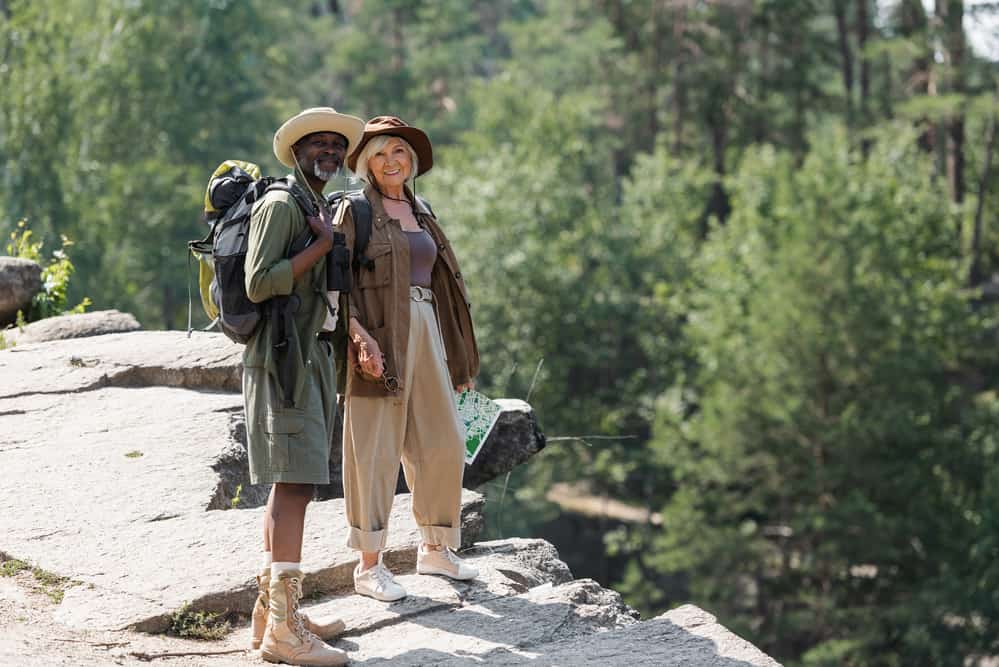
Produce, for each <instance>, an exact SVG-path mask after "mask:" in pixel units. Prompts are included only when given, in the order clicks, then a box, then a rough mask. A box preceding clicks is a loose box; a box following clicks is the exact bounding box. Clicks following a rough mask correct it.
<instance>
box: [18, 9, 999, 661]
mask: <svg viewBox="0 0 999 667" xmlns="http://www.w3.org/2000/svg"><path fill="white" fill-rule="evenodd" d="M997 34H999V11H997V7H996V6H995V3H989V2H969V1H966V2H960V1H959V0H933V1H929V2H923V1H922V0H892V1H888V0H885V1H881V2H873V1H869V0H833V1H832V2H817V1H814V0H800V1H794V2H790V1H785V0H737V1H725V2H721V1H712V2H693V1H692V0H643V1H640V2H635V1H629V0H549V1H547V2H538V1H536V0H505V1H504V2H485V1H472V2H458V1H456V0H442V1H440V2H410V1H406V2H402V1H400V0H367V1H366V2H356V1H350V0H341V1H323V2H317V1H306V0H300V1H298V2H291V3H268V2H263V1H262V0H245V1H241V2H237V1H234V0H199V1H197V2H182V1H181V0H165V1H159V2H150V1H147V0H118V1H113V0H104V1H102V2H97V3H91V2H80V1H77V0H63V1H61V2H51V1H42V2H27V1H26V0H3V1H2V2H0V53H2V61H0V89H2V90H3V95H2V96H0V161H2V163H3V170H2V175H0V213H2V215H0V233H3V234H4V236H5V237H6V236H7V233H8V232H9V231H11V230H13V229H14V227H15V225H16V224H17V222H18V221H19V220H21V219H22V218H24V219H27V220H28V222H29V223H30V224H31V227H32V229H33V230H34V233H35V235H36V238H44V239H48V240H49V243H50V245H53V244H56V243H57V242H58V241H57V239H58V238H59V235H60V234H62V235H66V236H68V237H69V238H71V239H73V240H74V241H75V243H76V245H75V246H74V248H73V260H74V263H75V264H76V269H77V274H76V276H75V277H74V283H73V285H72V289H71V294H69V295H68V301H69V302H71V303H76V302H79V301H80V300H81V299H82V297H83V295H86V296H88V297H90V298H91V299H92V300H93V302H94V307H96V308H101V307H116V308H121V309H125V310H129V311H131V312H134V313H135V314H136V315H137V316H138V317H139V319H140V320H141V321H142V322H143V323H144V324H145V325H146V326H147V327H151V328H157V327H164V328H176V327H181V326H183V325H184V324H185V323H186V307H187V302H186V287H185V283H186V275H185V274H186V267H187V258H186V255H185V241H186V240H188V239H190V238H194V237H196V236H199V234H200V233H201V231H202V230H201V229H200V228H199V224H200V223H199V222H198V215H199V210H200V200H201V196H202V188H203V187H204V184H205V181H206V179H207V177H208V175H209V174H210V172H211V170H212V169H213V168H214V166H215V165H216V164H217V163H218V162H220V161H221V160H222V159H225V158H229V157H236V158H243V159H251V160H254V161H257V162H260V163H262V164H264V165H266V167H267V170H269V171H271V172H272V173H277V171H278V165H277V164H276V162H275V161H274V159H273V157H272V156H271V154H270V140H271V135H272V133H273V131H274V129H275V128H276V127H277V125H278V124H279V123H280V122H281V121H282V120H283V119H284V118H285V117H286V116H288V115H290V114H291V113H294V112H296V111H298V110H299V109H301V108H303V107H306V106H313V105H318V104H331V105H333V106H335V107H336V108H338V109H339V110H341V111H345V112H349V113H354V114H357V115H361V116H365V117H370V116H372V115H376V114H381V113H393V114H398V115H400V116H401V117H403V118H404V119H406V120H407V121H409V122H411V123H414V124H416V125H419V126H421V127H423V128H425V129H427V130H428V132H429V133H430V135H431V137H432V138H433V139H434V142H435V149H436V160H435V161H436V167H435V169H434V171H433V172H432V173H431V174H430V175H429V176H427V177H426V178H424V179H421V181H420V183H419V189H420V192H421V193H422V194H425V195H426V196H427V197H428V198H429V199H430V200H431V201H432V202H433V203H434V208H435V210H436V211H437V212H438V214H439V215H440V216H441V218H442V221H443V224H444V225H445V227H446V229H447V230H448V231H449V234H450V235H451V236H452V238H453V241H454V243H455V245H456V246H457V249H458V254H459V256H460V257H461V258H462V261H463V264H464V266H465V269H464V270H465V272H466V273H467V275H468V276H469V285H470V289H471V291H472V299H473V306H474V309H473V313H474V316H475V320H476V325H477V330H478V335H479V338H480V345H481V349H482V354H483V371H482V377H481V378H480V384H481V386H482V388H483V389H484V390H485V391H486V392H487V393H490V394H493V395H506V396H516V397H526V396H528V395H530V400H531V402H532V404H534V406H535V408H536V410H537V412H538V415H539V417H540V419H541V421H542V425H543V427H544V429H545V431H546V433H547V434H548V435H549V436H551V437H552V438H553V439H552V442H551V444H550V446H549V447H548V448H547V449H546V450H545V452H544V453H543V454H542V455H540V456H539V457H537V458H536V459H535V460H534V461H533V462H532V463H531V464H530V465H528V466H525V467H523V468H522V469H520V470H517V471H514V473H512V474H511V475H510V476H509V478H508V479H506V480H504V481H503V482H502V483H496V484H494V485H492V486H490V487H489V488H488V489H487V496H488V500H489V502H490V503H491V505H492V507H491V512H490V513H489V515H490V530H491V531H492V532H493V533H494V534H507V535H509V534H513V533H517V534H521V535H538V536H543V537H548V538H549V539H552V540H554V541H555V542H556V544H557V546H558V547H559V548H560V551H561V553H562V555H563V557H564V558H566V560H567V561H568V562H569V563H570V565H571V566H572V567H573V568H574V571H575V573H576V574H577V575H578V576H595V577H597V578H599V579H601V580H602V581H603V583H606V584H608V585H611V586H614V587H616V588H618V589H619V590H621V591H622V592H623V593H624V594H625V596H626V599H627V600H628V601H629V602H630V603H631V604H633V605H635V606H636V607H638V608H639V609H641V610H642V611H643V612H644V613H647V614H655V613H658V612H661V611H663V610H665V609H668V608H670V607H671V606H675V605H676V604H678V603H681V602H684V601H692V602H695V603H697V604H700V605H702V606H704V607H706V608H707V609H709V610H710V611H712V612H713V613H715V614H717V615H718V616H719V619H720V620H721V621H722V622H723V623H725V624H727V625H729V626H731V627H733V628H734V629H736V630H738V631H739V632H741V633H743V634H744V635H745V636H746V637H747V638H748V639H750V640H752V641H753V642H754V643H756V644H758V645H760V646H761V647H763V648H764V649H765V650H767V651H769V652H771V653H772V654H774V655H775V656H776V657H778V658H780V659H782V660H783V661H785V662H787V663H788V664H801V665H805V664H807V665H843V664H855V665H861V664H865V665H866V664H884V665H904V664H941V665H945V664H954V665H963V664H966V663H965V661H966V660H974V659H975V658H976V657H978V656H985V655H996V654H999V627H997V623H999V593H997V591H999V566H997V565H996V563H999V510H997V508H999V497H997V493H999V492H997V489H999V462H997V438H999V436H997V433H999V431H997V427H999V402H997V396H996V388H997V385H996V379H995V378H996V377H997V375H996V371H997V369H999V363H997V362H999V359H997V357H996V351H995V350H996V343H997V335H996V332H997V329H996V325H997V322H996V313H995V308H994V302H995V298H996V295H997V294H999V291H997V290H999V278H993V275H994V274H996V273H997V272H999V243H997V242H999V176H997V175H996V174H997V172H999V168H997V166H996V164H995V163H996V162H997V161H999V158H997V157H996V156H995V153H996V152H997V148H996V143H997V139H996V136H995V135H996V115H997V113H999V104H997V82H999V78H997V77H999V71H997V67H999V65H997V62H996V61H997V59H999V43H997V42H999V38H997V36H996V35H997ZM340 186H341V185H340V184H339V182H338V187H340ZM196 315H198V313H196ZM195 323H196V324H197V323H198V320H196V321H195ZM555 489H561V490H563V492H564V493H569V494H570V495H573V496H575V497H577V498H581V499H584V500H587V499H588V500H589V501H590V505H591V507H592V509H591V510H590V511H582V512H580V511H578V510H575V511H574V512H573V513H569V512H567V511H565V510H563V509H562V507H561V506H560V504H559V503H558V502H553V500H558V494H555V493H553V490H555ZM612 500H613V501H618V502H621V503H625V506H626V507H630V508H633V509H635V510H637V511H638V513H637V514H634V513H632V514H627V513H625V514H622V513H620V512H618V513H615V512H611V511H609V510H608V509H607V508H608V507H609V506H610V505H609V502H610V501H612ZM636 516H638V517H640V518H638V519H636V518H635V517H636ZM641 517H644V518H641Z"/></svg>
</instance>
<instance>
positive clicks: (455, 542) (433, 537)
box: [420, 526, 461, 549]
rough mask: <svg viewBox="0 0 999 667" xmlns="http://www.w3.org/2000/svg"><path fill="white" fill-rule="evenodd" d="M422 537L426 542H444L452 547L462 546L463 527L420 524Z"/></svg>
mask: <svg viewBox="0 0 999 667" xmlns="http://www.w3.org/2000/svg"><path fill="white" fill-rule="evenodd" d="M420 537H421V538H423V541H424V542H425V543H426V544H443V545H444V546H446V547H451V548H452V549H458V548H459V547H461V528H452V527H450V526H420Z"/></svg>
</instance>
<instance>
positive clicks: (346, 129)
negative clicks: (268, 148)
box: [274, 109, 364, 168]
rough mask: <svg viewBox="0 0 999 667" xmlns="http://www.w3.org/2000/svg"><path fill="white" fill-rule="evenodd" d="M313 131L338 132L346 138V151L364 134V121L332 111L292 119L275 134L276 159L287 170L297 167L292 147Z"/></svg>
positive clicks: (308, 111) (319, 110)
mask: <svg viewBox="0 0 999 667" xmlns="http://www.w3.org/2000/svg"><path fill="white" fill-rule="evenodd" d="M313 132H336V133H337V134H342V135H343V136H344V137H345V138H346V139H347V150H348V151H351V150H353V147H354V146H357V145H358V142H359V141H360V140H361V137H362V136H363V135H364V121H363V120H361V119H360V118H358V117H357V116H349V115H347V114H342V113H337V112H336V111H333V110H332V109H308V110H306V111H303V112H302V113H300V114H298V115H297V116H292V117H291V118H289V119H288V120H287V121H285V123H284V125H282V126H281V127H279V128H278V131H277V132H275V133H274V156H275V157H276V158H277V159H278V161H279V162H280V163H281V164H283V165H284V166H286V167H291V168H294V167H295V155H294V153H293V152H292V146H294V145H295V142H297V141H298V140H299V139H301V138H302V137H304V136H306V135H308V134H312V133H313Z"/></svg>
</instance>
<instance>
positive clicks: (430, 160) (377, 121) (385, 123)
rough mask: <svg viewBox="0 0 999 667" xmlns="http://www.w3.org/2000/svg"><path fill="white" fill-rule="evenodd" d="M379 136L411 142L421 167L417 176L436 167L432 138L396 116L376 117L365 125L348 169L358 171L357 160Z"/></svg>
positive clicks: (348, 161)
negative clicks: (391, 136) (366, 147)
mask: <svg viewBox="0 0 999 667" xmlns="http://www.w3.org/2000/svg"><path fill="white" fill-rule="evenodd" d="M379 134H391V135H393V136H396V137H402V138H403V139H405V140H406V141H408V142H409V145H410V146H412V147H413V150H414V151H416V160H417V163H418V165H417V166H418V167H419V171H417V172H416V175H417V176H421V175H423V174H425V173H427V172H428V171H430V168H431V167H433V166H434V149H433V146H431V145H430V137H428V136H427V133H426V132H424V131H423V130H421V129H420V128H418V127H413V126H412V125H407V124H406V121H404V120H402V119H401V118H397V117H395V116H375V117H374V118H372V119H371V120H369V121H368V122H367V123H365V125H364V136H362V137H361V141H360V142H358V144H357V148H355V149H354V150H353V151H352V152H351V153H350V156H349V157H348V158H347V167H349V168H350V170H351V171H357V158H358V157H359V156H360V155H361V151H363V150H364V147H365V146H366V145H367V143H368V142H369V141H371V139H372V138H373V137H377V136H378V135H379Z"/></svg>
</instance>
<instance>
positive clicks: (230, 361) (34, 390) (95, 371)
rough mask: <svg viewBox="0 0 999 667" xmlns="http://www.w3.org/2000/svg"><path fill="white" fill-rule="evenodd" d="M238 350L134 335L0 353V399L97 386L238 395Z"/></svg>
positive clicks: (205, 340)
mask: <svg viewBox="0 0 999 667" xmlns="http://www.w3.org/2000/svg"><path fill="white" fill-rule="evenodd" d="M242 359H243V346H242V345H236V344H235V343H233V342H232V341H230V340H229V339H228V338H226V337H225V336H223V335H222V334H219V333H204V332H197V331H196V332H194V333H193V334H191V337H190V338H188V336H187V334H186V333H185V332H183V331H135V332H132V333H123V334H111V335H107V336H94V337H92V338H81V339H76V340H66V341H49V342H45V343H27V344H24V345H17V346H16V347H12V348H9V349H6V350H0V378H2V381H0V398H4V397H10V396H17V395H20V394H51V393H70V392H81V391H87V390H90V389H95V388H98V387H108V386H111V387H142V386H164V387H185V388H188V389H202V390H219V391H227V392H236V393H238V392H239V391H241V389H240V388H241V384H242V373H243V370H242V369H243V362H242Z"/></svg>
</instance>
